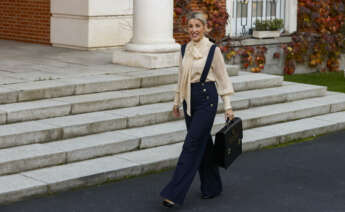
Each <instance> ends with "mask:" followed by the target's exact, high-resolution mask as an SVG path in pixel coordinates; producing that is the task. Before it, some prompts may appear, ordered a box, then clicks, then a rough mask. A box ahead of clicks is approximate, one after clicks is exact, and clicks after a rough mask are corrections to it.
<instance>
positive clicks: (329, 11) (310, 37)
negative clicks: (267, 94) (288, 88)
mask: <svg viewBox="0 0 345 212" xmlns="http://www.w3.org/2000/svg"><path fill="white" fill-rule="evenodd" d="M297 24H298V32H297V33H295V34H294V35H293V36H292V43H291V44H288V45H283V46H282V47H283V49H284V53H285V67H284V72H285V73H286V74H292V73H294V71H295V68H296V63H300V64H307V65H308V66H309V67H312V68H317V69H319V70H320V71H322V72H325V71H338V70H339V57H340V54H341V53H342V52H343V53H344V52H345V0H318V1H313V0H299V1H298V23H297Z"/></svg>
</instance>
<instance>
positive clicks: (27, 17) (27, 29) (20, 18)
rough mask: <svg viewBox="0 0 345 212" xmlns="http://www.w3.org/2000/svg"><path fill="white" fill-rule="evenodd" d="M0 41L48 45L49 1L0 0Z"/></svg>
mask: <svg viewBox="0 0 345 212" xmlns="http://www.w3.org/2000/svg"><path fill="white" fill-rule="evenodd" d="M0 39H7V40H17V41H24V42H30V43H43V44H49V43H50V0H0Z"/></svg>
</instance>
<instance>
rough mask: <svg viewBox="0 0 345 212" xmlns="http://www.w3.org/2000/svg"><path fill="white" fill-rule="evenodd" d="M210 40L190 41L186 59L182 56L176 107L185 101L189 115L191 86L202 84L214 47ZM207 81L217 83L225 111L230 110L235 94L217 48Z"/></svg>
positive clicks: (175, 101)
mask: <svg viewBox="0 0 345 212" xmlns="http://www.w3.org/2000/svg"><path fill="white" fill-rule="evenodd" d="M212 44H213V43H212V42H211V41H209V39H208V38H206V37H203V38H202V39H201V40H200V41H199V42H194V41H190V42H189V43H188V44H187V46H186V50H185V54H184V57H183V59H182V56H181V54H180V62H179V67H180V69H179V74H178V83H177V87H176V89H175V91H176V94H175V99H174V105H176V106H178V107H180V105H181V103H182V102H183V100H185V101H186V105H187V114H188V115H189V116H191V113H190V95H191V94H190V84H191V83H194V82H200V77H201V74H202V72H203V69H204V66H205V63H206V59H207V55H208V52H209V50H210V48H211V46H212ZM207 81H215V82H216V88H217V92H218V94H219V95H220V96H221V98H222V101H223V105H224V110H227V109H230V108H232V107H231V103H230V95H232V94H233V93H234V89H233V85H232V82H231V80H230V78H229V75H228V72H227V70H226V67H225V63H224V58H223V55H222V53H221V51H220V49H219V47H217V48H216V50H215V53H214V58H213V61H212V65H211V68H210V71H209V73H208V75H207V78H206V82H207Z"/></svg>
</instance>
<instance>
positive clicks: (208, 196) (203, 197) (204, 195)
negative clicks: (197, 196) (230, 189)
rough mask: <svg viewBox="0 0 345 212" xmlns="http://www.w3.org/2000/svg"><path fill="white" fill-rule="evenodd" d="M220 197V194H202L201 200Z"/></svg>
mask: <svg viewBox="0 0 345 212" xmlns="http://www.w3.org/2000/svg"><path fill="white" fill-rule="evenodd" d="M219 195H220V193H218V194H214V195H207V194H201V199H212V198H214V197H216V196H219Z"/></svg>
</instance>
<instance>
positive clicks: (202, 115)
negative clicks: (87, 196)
mask: <svg viewBox="0 0 345 212" xmlns="http://www.w3.org/2000/svg"><path fill="white" fill-rule="evenodd" d="M208 31H209V30H208V28H207V19H206V16H205V14H203V13H201V12H193V13H191V14H190V15H189V16H188V33H189V36H190V38H191V41H190V42H188V44H185V45H183V46H182V47H181V56H180V71H179V77H178V83H177V88H176V95H175V100H174V106H173V114H174V115H175V116H176V117H179V116H180V110H179V108H180V105H181V103H182V106H183V112H184V117H185V122H186V127H187V135H186V138H185V141H184V144H183V147H182V152H181V154H180V157H179V159H178V162H177V166H176V169H175V171H174V174H173V176H172V178H171V180H170V182H169V183H168V184H167V185H166V186H165V187H164V188H163V190H162V191H161V193H160V195H161V197H163V198H164V200H163V202H162V204H163V205H164V206H166V207H173V206H174V205H175V204H178V205H182V204H183V202H184V199H185V196H186V194H187V192H188V189H189V187H190V185H191V184H192V181H193V179H194V176H195V174H196V172H197V171H198V172H199V176H200V181H201V198H203V199H209V198H213V197H215V196H218V195H219V194H220V193H221V192H222V182H221V178H220V175H219V170H218V166H217V165H216V164H214V162H213V160H212V148H213V142H212V136H211V134H210V133H211V129H212V125H213V122H214V118H215V115H216V112H217V106H218V95H220V96H221V97H222V100H223V104H224V111H225V118H229V119H230V120H231V119H233V117H234V114H233V112H232V109H231V104H230V95H231V94H233V93H234V89H233V86H232V82H231V80H230V78H229V76H228V73H227V71H226V68H225V64H224V59H223V55H222V53H221V51H220V49H219V47H217V46H215V45H214V44H213V43H212V42H210V41H209V39H208V38H207V37H205V34H206V33H207V32H208Z"/></svg>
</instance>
